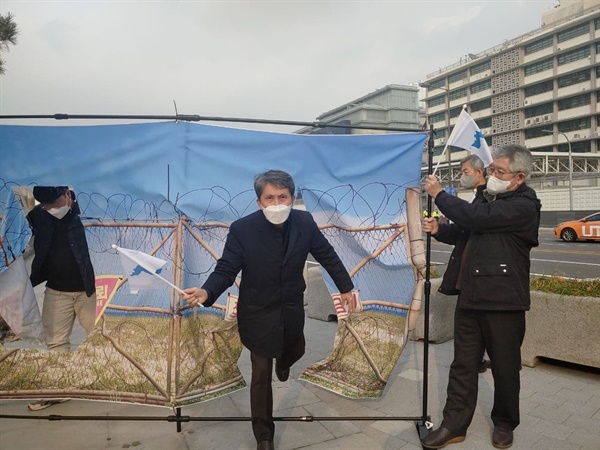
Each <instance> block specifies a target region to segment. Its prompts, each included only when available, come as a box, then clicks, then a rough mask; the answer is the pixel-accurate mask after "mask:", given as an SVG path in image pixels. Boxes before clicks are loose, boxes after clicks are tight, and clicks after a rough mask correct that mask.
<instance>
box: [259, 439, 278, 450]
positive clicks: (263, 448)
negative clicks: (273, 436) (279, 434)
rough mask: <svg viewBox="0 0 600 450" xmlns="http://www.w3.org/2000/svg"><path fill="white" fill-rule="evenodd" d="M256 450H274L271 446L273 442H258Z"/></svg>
mask: <svg viewBox="0 0 600 450" xmlns="http://www.w3.org/2000/svg"><path fill="white" fill-rule="evenodd" d="M256 450H275V447H274V446H273V441H260V442H259V443H258V444H257V445H256Z"/></svg>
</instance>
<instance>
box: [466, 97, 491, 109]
mask: <svg viewBox="0 0 600 450" xmlns="http://www.w3.org/2000/svg"><path fill="white" fill-rule="evenodd" d="M491 107H492V100H491V99H489V98H487V99H485V100H481V101H479V102H474V103H471V112H475V111H481V110H482V109H487V108H491Z"/></svg>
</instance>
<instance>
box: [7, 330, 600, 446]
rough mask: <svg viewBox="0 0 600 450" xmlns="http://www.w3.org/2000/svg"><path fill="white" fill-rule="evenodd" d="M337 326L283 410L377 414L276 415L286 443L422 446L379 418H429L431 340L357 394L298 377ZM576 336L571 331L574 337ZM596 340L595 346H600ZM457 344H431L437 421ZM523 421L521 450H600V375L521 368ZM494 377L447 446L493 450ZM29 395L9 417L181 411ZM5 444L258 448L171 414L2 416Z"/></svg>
mask: <svg viewBox="0 0 600 450" xmlns="http://www.w3.org/2000/svg"><path fill="white" fill-rule="evenodd" d="M336 327H337V324H335V323H326V322H322V321H318V320H313V319H307V324H306V337H307V354H306V355H305V356H304V357H303V358H302V359H301V360H300V361H299V362H298V363H297V364H296V365H295V366H294V367H293V368H292V373H291V377H290V380H288V381H287V382H284V383H281V382H279V381H276V382H274V383H273V387H274V398H275V400H274V407H275V410H276V412H275V415H276V416H309V415H312V416H319V417H334V416H355V417H357V416H373V417H374V418H373V420H368V421H322V422H308V423H307V422H276V423H275V447H276V448H277V449H281V450H283V449H340V450H342V449H363V450H364V449H390V450H391V449H419V448H421V446H420V443H419V438H418V435H417V431H416V428H415V426H414V423H413V422H404V421H383V420H377V419H376V418H375V417H376V416H386V415H388V416H411V417H412V416H420V415H421V413H422V409H421V406H422V378H423V371H422V368H423V363H422V361H423V343H422V342H412V341H409V343H408V344H407V346H406V348H405V349H404V352H403V354H402V357H401V359H400V361H399V362H398V364H397V365H396V368H395V370H394V372H393V373H392V375H391V376H390V381H389V383H388V386H387V388H386V391H385V394H384V396H383V398H381V399H379V400H349V399H346V398H343V397H340V396H338V395H336V394H333V393H331V392H329V391H326V390H323V389H321V388H319V387H316V386H313V385H311V384H309V383H306V382H304V381H298V376H299V375H300V373H301V372H302V370H304V368H305V367H307V366H308V365H309V364H311V363H313V362H314V361H316V360H319V359H322V358H324V357H325V356H326V355H327V354H328V353H329V352H330V350H331V347H332V346H333V336H334V334H335V330H336ZM566 338H568V337H566ZM597 344H598V343H595V344H593V345H597ZM452 353H453V348H452V341H449V342H445V343H443V344H431V346H430V360H429V362H430V364H429V376H428V379H429V396H428V397H429V401H428V413H429V414H430V415H431V418H432V421H433V423H434V424H435V426H437V425H438V424H439V421H440V414H441V411H440V410H441V407H442V406H443V405H442V403H443V402H444V400H445V389H446V383H447V378H448V368H449V366H450V363H451V361H452ZM239 364H240V369H241V371H242V374H243V375H244V377H245V378H246V380H249V376H250V365H249V354H248V352H247V351H244V352H243V353H242V357H241V359H240V363H239ZM521 382H522V389H521V415H522V420H521V425H520V426H519V427H518V428H517V429H516V431H515V443H514V445H513V447H512V448H513V449H544V450H549V449H590V450H597V449H600V375H599V374H598V372H595V373H594V372H591V371H585V370H575V369H572V368H565V367H561V366H557V365H550V364H540V365H539V366H537V367H535V368H529V367H523V370H522V375H521ZM492 389H493V380H492V376H491V373H490V372H489V371H488V372H486V373H484V374H482V375H481V378H480V383H479V401H478V407H477V411H476V415H475V417H474V420H473V423H472V424H471V427H470V428H469V432H468V435H467V439H466V440H465V441H464V442H462V443H460V444H454V445H451V446H449V447H447V448H449V449H452V450H461V449H488V448H489V449H491V448H493V447H492V445H491V442H490V435H491V427H492V425H491V422H490V419H489V415H490V410H491V407H492V401H493V391H492ZM27 403H28V402H27V401H24V400H18V401H17V400H15V401H8V400H3V401H0V414H19V415H28V416H39V415H44V416H48V415H51V414H55V415H98V416H116V415H119V416H124V415H130V416H156V417H166V416H168V415H171V414H173V412H172V411H171V410H169V409H166V408H160V407H152V406H138V405H130V404H118V403H108V402H92V401H80V400H71V401H69V402H67V403H63V404H59V405H55V406H52V407H50V408H48V409H45V410H43V411H38V412H31V411H29V410H28V409H27ZM182 414H183V415H189V416H192V417H201V416H218V417H228V416H229V417H240V416H244V417H248V416H249V415H250V402H249V391H248V389H244V390H241V391H238V392H235V393H233V394H231V395H229V396H226V397H222V398H219V399H215V400H211V401H209V402H206V403H199V404H196V405H192V406H187V407H184V408H183V409H182ZM0 448H1V449H2V450H17V449H26V450H33V449H43V450H53V449H56V450H71V449H72V450H82V449H123V448H132V449H160V450H173V449H182V450H183V449H248V450H252V449H255V448H256V443H255V442H254V437H253V435H252V431H251V427H250V423H249V422H223V421H221V422H188V423H183V424H182V432H181V433H177V431H176V424H175V423H168V422H166V421H152V422H150V421H103V420H94V421H48V420H45V419H44V420H21V419H0Z"/></svg>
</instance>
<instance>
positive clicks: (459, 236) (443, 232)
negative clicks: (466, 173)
mask: <svg viewBox="0 0 600 450" xmlns="http://www.w3.org/2000/svg"><path fill="white" fill-rule="evenodd" d="M484 189H485V184H483V185H481V186H478V187H477V193H476V194H475V198H474V199H473V201H472V202H471V203H480V202H482V201H483V190H484ZM433 237H434V238H435V239H436V240H437V241H439V242H443V243H445V244H450V245H454V249H453V250H452V254H451V255H450V259H449V260H448V266H447V267H446V271H445V272H444V277H443V278H442V284H441V285H440V287H439V289H438V291H440V292H441V293H442V294H446V295H457V294H458V293H459V292H460V291H459V290H458V289H457V288H456V283H457V281H458V274H459V272H460V262H461V260H462V255H463V251H464V249H465V245H467V241H468V240H469V230H468V229H467V228H464V227H461V226H459V225H456V224H454V223H452V224H440V225H439V229H438V233H437V234H436V235H435V236H433Z"/></svg>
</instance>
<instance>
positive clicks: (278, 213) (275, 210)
mask: <svg viewBox="0 0 600 450" xmlns="http://www.w3.org/2000/svg"><path fill="white" fill-rule="evenodd" d="M291 210H292V207H291V206H288V205H271V206H267V207H266V208H263V210H262V211H263V213H264V214H265V217H266V218H267V220H268V221H269V222H271V223H272V224H273V225H279V224H282V223H283V222H285V221H286V220H287V219H288V217H289V216H290V211H291Z"/></svg>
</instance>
